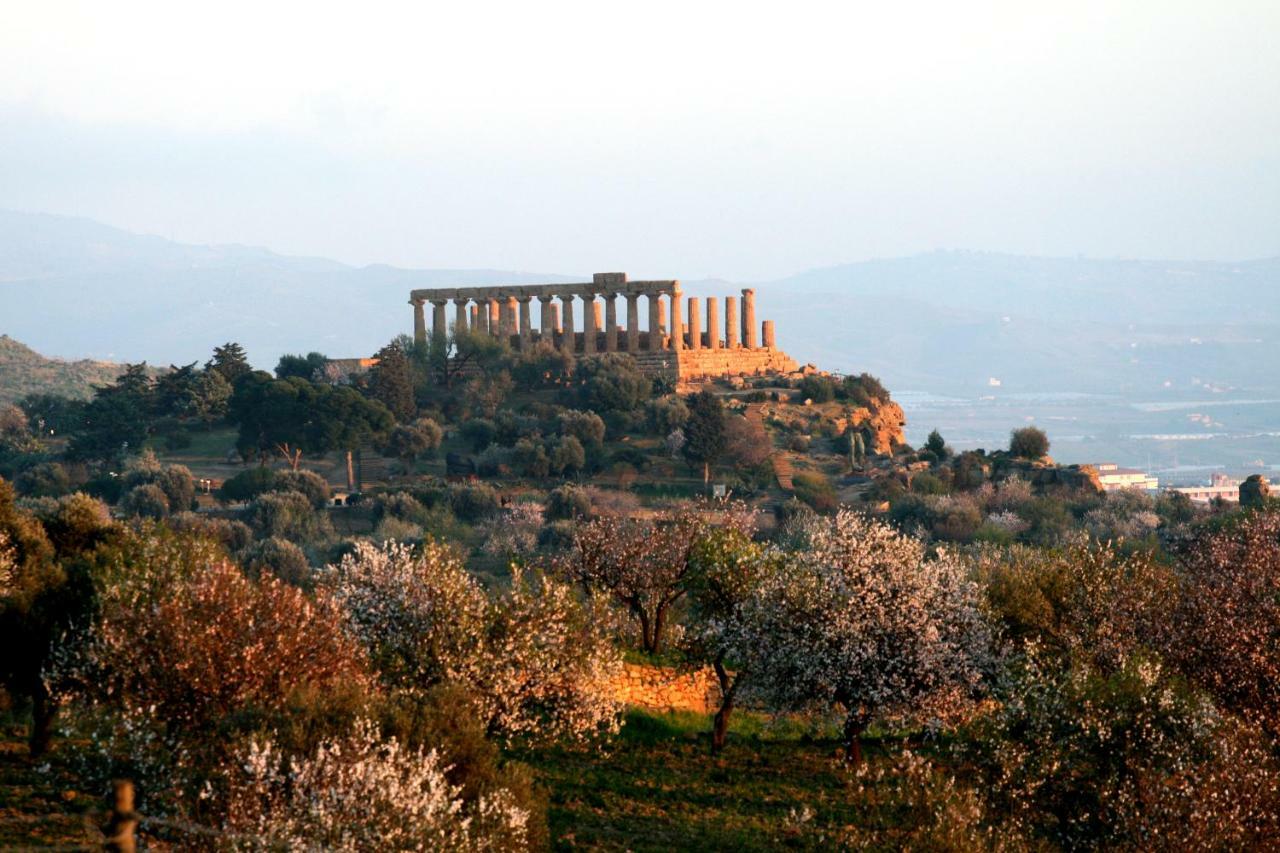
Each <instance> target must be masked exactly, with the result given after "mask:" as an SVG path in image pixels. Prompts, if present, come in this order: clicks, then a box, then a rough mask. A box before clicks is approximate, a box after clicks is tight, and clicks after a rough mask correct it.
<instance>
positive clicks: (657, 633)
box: [652, 606, 667, 655]
mask: <svg viewBox="0 0 1280 853" xmlns="http://www.w3.org/2000/svg"><path fill="white" fill-rule="evenodd" d="M666 621H667V608H665V607H662V606H659V607H658V612H657V613H655V614H654V615H653V649H652V651H653V653H654V654H655V655H656V654H657V653H658V652H659V651H660V650H661V648H662V629H663V627H664V625H665V624H666Z"/></svg>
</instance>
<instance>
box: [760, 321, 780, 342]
mask: <svg viewBox="0 0 1280 853" xmlns="http://www.w3.org/2000/svg"><path fill="white" fill-rule="evenodd" d="M760 336H761V337H763V338H764V348H765V349H773V348H774V346H775V345H776V343H775V341H774V339H773V321H772V320H765V321H764V327H763V328H762V329H761V331H760Z"/></svg>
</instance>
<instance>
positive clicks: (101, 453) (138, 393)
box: [67, 363, 154, 462]
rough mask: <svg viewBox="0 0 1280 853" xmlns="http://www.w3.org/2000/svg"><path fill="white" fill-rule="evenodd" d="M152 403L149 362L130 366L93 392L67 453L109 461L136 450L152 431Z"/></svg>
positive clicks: (74, 457) (80, 457)
mask: <svg viewBox="0 0 1280 853" xmlns="http://www.w3.org/2000/svg"><path fill="white" fill-rule="evenodd" d="M153 404H154V397H153V392H152V386H151V377H150V376H149V375H148V374H147V366H146V364H145V363H142V364H131V365H129V366H128V367H126V368H125V372H124V373H122V374H121V375H120V377H119V378H118V379H116V381H115V382H114V383H113V384H111V385H107V386H105V387H101V388H98V389H97V390H96V391H95V392H94V397H93V400H92V402H90V403H89V405H88V406H87V407H85V410H84V420H83V421H82V423H81V425H80V427H79V429H78V431H77V432H76V433H75V435H73V436H72V439H71V446H70V447H69V448H68V450H67V455H68V456H69V457H70V458H72V459H84V460H98V461H104V462H106V461H111V460H116V461H119V460H121V459H122V458H123V456H125V455H127V454H128V453H132V452H137V451H138V450H139V449H140V448H141V447H142V442H143V441H145V440H146V438H147V435H148V434H149V433H150V429H151V417H152V411H153Z"/></svg>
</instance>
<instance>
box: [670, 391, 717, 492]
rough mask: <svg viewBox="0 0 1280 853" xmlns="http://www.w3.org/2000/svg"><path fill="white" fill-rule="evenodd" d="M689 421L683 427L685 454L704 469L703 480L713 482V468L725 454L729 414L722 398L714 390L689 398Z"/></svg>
mask: <svg viewBox="0 0 1280 853" xmlns="http://www.w3.org/2000/svg"><path fill="white" fill-rule="evenodd" d="M688 405H689V420H688V422H687V423H685V425H684V427H683V431H684V439H685V440H684V445H683V447H681V449H680V450H681V452H682V453H683V454H684V458H685V459H687V460H688V461H689V463H690V464H692V465H701V466H702V481H703V482H704V483H706V482H708V481H710V480H711V466H712V465H714V464H715V463H716V462H717V461H718V460H719V459H720V457H721V456H722V455H723V454H724V452H725V447H726V445H727V436H726V435H725V432H726V428H725V421H726V417H725V411H724V404H723V403H722V402H720V398H719V397H717V396H716V395H715V394H713V393H711V392H710V391H699V392H698V393H697V394H694V395H693V396H692V397H690V398H689V403H688Z"/></svg>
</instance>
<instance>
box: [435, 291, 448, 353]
mask: <svg viewBox="0 0 1280 853" xmlns="http://www.w3.org/2000/svg"><path fill="white" fill-rule="evenodd" d="M448 304H449V300H447V299H441V300H439V301H436V300H432V302H431V336H432V337H433V338H435V340H436V344H437V345H438V346H441V347H443V346H444V345H445V343H446V342H447V341H448V339H449V338H448V335H449V321H448V319H447V318H446V317H445V307H446V306H448Z"/></svg>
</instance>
